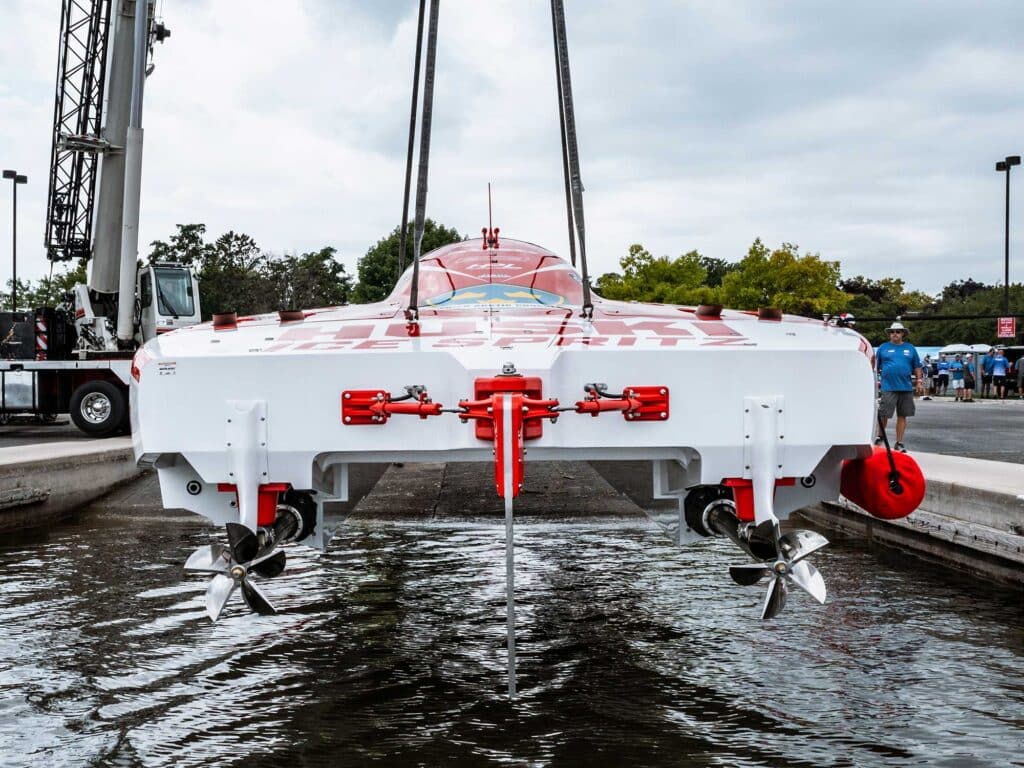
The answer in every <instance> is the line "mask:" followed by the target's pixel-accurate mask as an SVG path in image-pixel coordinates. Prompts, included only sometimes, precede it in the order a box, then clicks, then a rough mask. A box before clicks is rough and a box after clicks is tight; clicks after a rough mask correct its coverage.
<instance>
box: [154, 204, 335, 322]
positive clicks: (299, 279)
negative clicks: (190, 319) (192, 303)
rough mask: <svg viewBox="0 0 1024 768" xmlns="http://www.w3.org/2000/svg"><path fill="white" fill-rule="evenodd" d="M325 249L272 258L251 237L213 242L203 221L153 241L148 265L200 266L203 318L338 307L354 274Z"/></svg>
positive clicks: (225, 236) (237, 236) (234, 235)
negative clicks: (155, 263) (220, 314)
mask: <svg viewBox="0 0 1024 768" xmlns="http://www.w3.org/2000/svg"><path fill="white" fill-rule="evenodd" d="M336 253H337V252H336V251H335V249H334V248H330V247H325V248H321V249H320V250H318V251H311V252H309V253H304V254H301V255H292V256H272V255H270V254H267V253H264V252H263V251H262V250H260V247H259V245H257V243H256V241H255V240H253V238H252V237H250V236H249V235H246V234H243V233H239V232H226V233H225V234H223V235H221V236H220V237H218V238H217V239H216V240H214V241H213V242H212V243H211V242H208V241H207V240H206V226H205V225H203V224H179V225H178V231H177V232H176V233H175V234H173V235H171V237H169V238H168V239H167V241H162V240H157V241H154V242H153V243H152V244H151V251H150V254H149V261H150V263H154V262H161V261H170V262H176V263H179V264H184V265H186V266H189V267H191V268H192V269H194V270H196V276H197V277H198V278H199V299H200V304H201V305H202V309H203V317H204V318H209V317H210V316H211V315H212V314H214V313H216V312H238V313H239V314H242V315H253V314H260V313H263V312H270V311H273V310H276V309H291V308H295V309H305V308H310V307H318V306H335V305H338V304H344V303H346V301H348V298H349V294H350V292H351V289H352V278H351V277H350V276H349V275H347V274H345V265H344V264H342V263H341V262H339V261H337V259H336V258H335V255H336Z"/></svg>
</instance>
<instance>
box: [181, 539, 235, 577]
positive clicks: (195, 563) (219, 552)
mask: <svg viewBox="0 0 1024 768" xmlns="http://www.w3.org/2000/svg"><path fill="white" fill-rule="evenodd" d="M224 554H225V553H224V547H222V546H221V545H220V544H207V545H206V546H203V547H199V549H197V550H196V551H195V552H193V553H192V554H191V555H189V556H188V560H186V561H185V570H186V571H198V572H199V573H227V570H228V560H227V558H226V557H225V556H224Z"/></svg>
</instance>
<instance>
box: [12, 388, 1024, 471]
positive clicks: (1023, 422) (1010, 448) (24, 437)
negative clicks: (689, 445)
mask: <svg viewBox="0 0 1024 768" xmlns="http://www.w3.org/2000/svg"><path fill="white" fill-rule="evenodd" d="M889 435H890V438H889V439H890V440H895V424H894V421H893V422H890V424H889ZM86 439H89V438H88V437H86V436H85V435H83V434H82V433H81V432H79V431H78V429H77V428H76V427H75V426H74V425H73V424H71V423H70V421H69V419H68V417H67V415H66V414H63V415H61V416H60V417H59V418H58V420H57V423H55V424H39V423H37V422H35V421H31V420H15V421H12V422H11V423H10V424H7V425H4V426H0V447H6V446H17V445H35V444H37V443H53V442H63V441H67V440H86ZM905 442H906V444H907V448H908V449H909V450H910V452H911V453H913V452H914V451H923V452H926V453H941V454H947V455H952V456H965V457H969V458H974V459H990V460H992V461H1009V462H1013V463H1016V464H1024V400H1003V401H999V400H976V401H975V402H973V403H955V402H953V399H952V398H951V397H946V398H936V399H934V400H922V399H920V398H918V400H917V415H916V416H914V417H913V418H911V419H910V421H909V424H908V427H907V437H906V440H905Z"/></svg>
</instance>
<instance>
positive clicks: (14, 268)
mask: <svg viewBox="0 0 1024 768" xmlns="http://www.w3.org/2000/svg"><path fill="white" fill-rule="evenodd" d="M1017 162H1020V158H1017ZM4 178H5V179H10V180H11V189H12V190H13V191H14V198H13V199H14V202H13V208H12V214H11V277H12V278H13V279H12V280H11V311H12V312H17V311H18V185H19V184H28V176H22V175H21V174H20V173H18V172H17V171H4Z"/></svg>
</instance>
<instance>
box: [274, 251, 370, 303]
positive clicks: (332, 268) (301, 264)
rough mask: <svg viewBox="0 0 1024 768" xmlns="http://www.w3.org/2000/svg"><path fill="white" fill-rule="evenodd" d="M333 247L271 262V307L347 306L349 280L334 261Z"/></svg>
mask: <svg viewBox="0 0 1024 768" xmlns="http://www.w3.org/2000/svg"><path fill="white" fill-rule="evenodd" d="M335 253H337V251H336V250H335V249H334V248H330V247H327V248H321V249H320V250H319V251H312V252H310V253H303V254H301V255H299V256H284V257H282V258H276V259H270V260H269V261H268V263H267V266H266V273H267V277H268V278H269V280H270V285H271V286H272V288H273V291H274V302H273V303H274V305H275V306H277V307H278V308H281V309H303V308H309V307H334V306H338V305H341V304H347V303H348V300H349V294H350V293H351V292H352V278H351V276H349V275H347V274H345V265H344V264H342V263H341V262H340V261H337V260H336V259H335V258H334V255H335Z"/></svg>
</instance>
